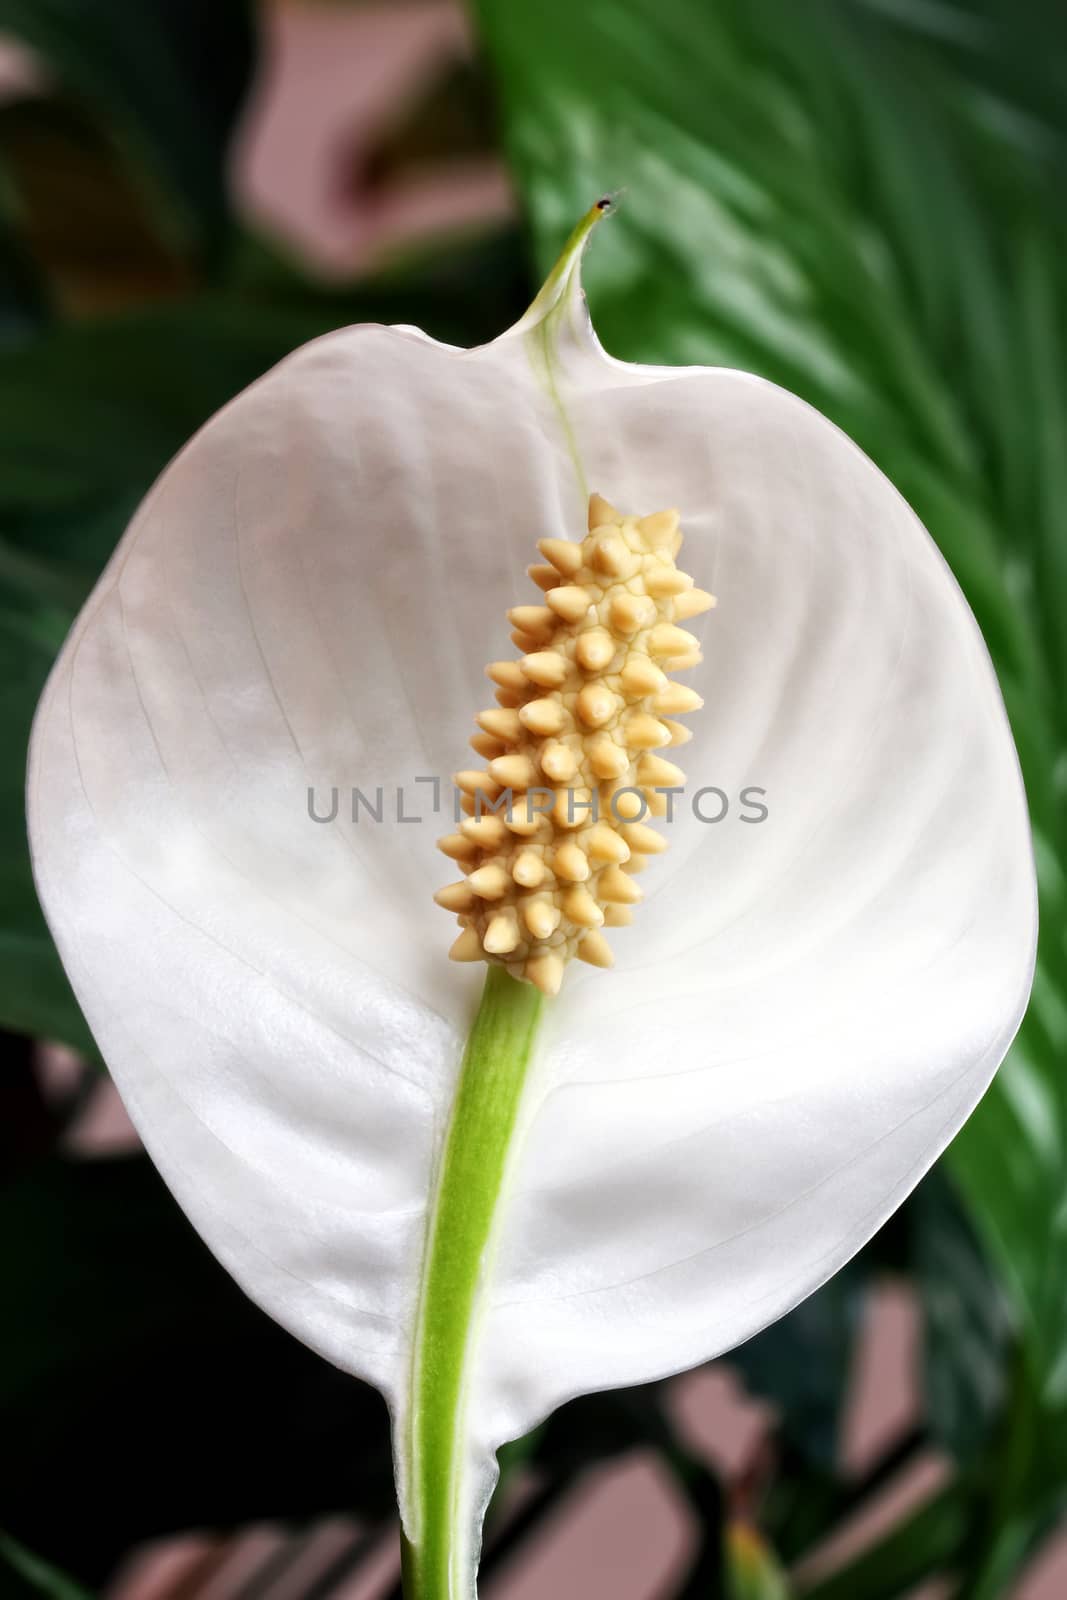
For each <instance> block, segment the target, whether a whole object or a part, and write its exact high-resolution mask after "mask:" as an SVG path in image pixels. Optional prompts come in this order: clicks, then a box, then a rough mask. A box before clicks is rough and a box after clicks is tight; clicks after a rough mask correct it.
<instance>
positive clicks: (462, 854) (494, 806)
mask: <svg viewBox="0 0 1067 1600" xmlns="http://www.w3.org/2000/svg"><path fill="white" fill-rule="evenodd" d="M588 520H589V533H588V536H587V537H586V538H585V539H584V541H582V542H581V543H575V542H572V541H570V540H560V539H542V540H541V542H540V550H541V554H542V555H543V556H544V558H545V561H544V563H543V564H541V565H538V566H533V567H530V568H529V573H530V576H531V578H533V580H534V582H535V583H536V584H537V585H538V586H539V587H540V588H541V589H543V590H545V591H546V592H545V596H544V604H543V605H537V606H515V607H512V609H511V610H510V611H509V613H508V618H509V620H510V621H511V623H512V624H513V625H514V628H515V632H514V633H513V634H512V640H513V643H514V644H516V645H517V646H518V648H519V649H520V650H521V651H522V654H521V655H520V656H519V658H518V660H512V661H496V662H494V663H493V664H492V665H491V666H489V667H487V668H486V673H487V675H488V676H489V677H490V678H491V679H492V680H493V682H494V683H496V684H498V685H499V688H498V689H497V694H496V698H497V701H498V705H497V706H495V707H491V708H490V709H489V710H487V711H483V712H482V713H481V714H480V716H479V717H478V718H477V721H478V726H479V729H480V731H479V732H478V733H476V734H475V735H474V737H473V738H472V740H471V745H472V746H473V748H474V749H475V750H476V751H477V753H478V754H479V755H481V756H484V757H486V758H487V760H488V766H487V767H485V768H482V769H478V770H468V771H463V772H457V773H456V774H455V775H454V781H455V783H456V785H457V786H458V788H459V789H461V790H462V791H463V800H462V805H463V810H464V811H466V813H467V817H466V820H465V821H464V822H462V823H461V824H460V828H459V832H458V833H453V834H449V835H447V836H446V837H445V838H444V839H442V840H441V841H440V848H441V849H442V850H443V851H444V853H445V855H446V856H450V857H451V858H452V860H454V861H456V862H458V863H459V865H460V866H461V867H462V868H463V870H464V871H465V872H466V874H467V876H466V878H465V879H461V880H460V881H459V882H458V883H452V884H449V885H448V886H447V887H446V888H444V889H442V890H441V891H440V892H439V893H438V894H437V896H436V899H437V903H438V905H442V906H444V907H445V909H446V910H448V911H455V912H458V913H459V916H458V920H459V924H460V926H461V928H462V929H463V932H462V933H461V934H460V936H459V938H458V939H457V940H456V942H455V944H454V945H453V946H452V949H451V952H450V953H451V956H452V959H453V960H454V961H478V960H488V961H495V962H499V963H500V964H501V965H503V966H505V967H507V969H508V971H509V972H510V973H511V974H512V976H513V977H516V978H524V979H526V980H527V981H529V982H530V983H534V984H536V985H537V987H538V988H539V989H541V990H542V991H543V992H544V993H545V994H550V995H552V994H557V993H558V991H559V987H560V983H561V982H562V979H563V971H564V966H565V964H566V962H568V961H569V960H570V958H571V957H572V956H575V955H577V956H579V957H581V959H582V960H583V961H588V962H589V963H590V965H591V966H594V967H610V966H611V965H612V961H613V959H614V958H613V956H612V951H611V946H610V945H609V943H608V941H607V939H606V938H605V937H604V935H603V933H601V932H600V930H601V928H604V927H608V928H618V927H624V926H625V925H626V924H627V923H629V922H630V921H631V918H632V912H631V910H630V907H631V906H632V905H634V904H635V903H636V902H637V901H638V900H640V899H641V898H642V894H641V889H640V887H639V886H638V885H637V884H636V883H634V881H633V877H634V874H635V873H637V872H639V871H641V869H642V868H643V867H644V866H645V865H646V863H647V861H648V859H649V857H650V856H653V855H658V854H659V852H660V851H661V850H663V849H664V848H665V846H666V843H667V841H666V839H665V838H664V836H663V834H661V833H659V832H657V830H656V829H655V828H652V827H650V826H649V825H648V822H647V821H646V820H645V819H646V818H648V817H662V816H664V815H665V814H667V813H668V810H669V802H668V795H667V792H666V791H668V790H672V789H673V790H678V789H680V788H681V787H682V786H683V785H684V783H685V774H684V773H683V772H682V771H681V769H680V768H679V767H676V766H675V765H674V764H673V763H672V762H670V761H666V760H665V759H664V758H663V757H662V756H658V755H656V754H655V752H656V751H657V750H660V749H662V748H664V747H665V746H669V745H680V744H685V743H686V741H687V740H688V739H689V738H690V733H689V730H688V728H686V727H685V726H684V724H682V723H680V722H676V721H675V720H674V719H675V717H677V716H678V715H679V714H681V713H683V712H689V711H696V710H698V709H699V707H700V706H701V705H702V704H703V702H702V700H701V698H700V696H699V695H698V694H697V693H696V692H695V691H694V690H692V689H689V688H686V687H684V686H683V685H681V684H677V683H673V682H671V680H670V678H669V677H668V674H669V673H672V672H680V671H682V670H683V669H685V668H689V667H696V666H699V665H700V663H701V661H702V660H703V659H704V658H703V656H702V655H701V653H700V649H699V644H698V641H697V640H696V639H695V638H694V637H693V635H692V634H691V633H687V632H686V631H685V629H684V628H681V627H680V626H679V624H680V623H681V622H683V621H689V620H690V618H692V617H698V616H700V615H701V613H702V612H704V611H707V610H709V609H710V608H711V606H713V605H714V603H715V602H714V598H713V597H712V596H711V595H710V594H707V593H706V592H705V591H704V590H703V589H697V588H696V587H694V584H693V580H692V578H691V577H689V576H688V575H687V574H686V573H684V572H682V571H680V570H679V568H678V566H677V565H676V563H675V557H676V556H677V554H678V551H679V549H680V548H681V544H682V534H681V530H680V528H679V525H678V523H679V519H678V513H677V511H673V510H672V511H660V512H655V513H653V514H652V515H650V516H645V517H626V516H622V515H620V513H619V512H618V511H616V509H615V507H614V506H612V505H610V504H609V503H608V501H606V500H605V499H603V497H602V496H600V495H597V494H594V495H592V496H591V497H590V501H589V519H588Z"/></svg>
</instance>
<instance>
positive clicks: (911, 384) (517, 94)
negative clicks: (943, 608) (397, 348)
mask: <svg viewBox="0 0 1067 1600" xmlns="http://www.w3.org/2000/svg"><path fill="white" fill-rule="evenodd" d="M476 13H477V15H478V17H479V18H480V21H481V27H482V34H483V38H484V42H485V45H486V48H487V50H488V52H489V56H490V60H491V62H492V64H493V66H494V69H495V72H496V77H497V82H498V85H499V90H500V96H501V109H502V116H503V126H504V134H505V139H506V142H507V145H508V148H509V150H510V154H511V158H512V162H513V166H514V169H515V172H516V175H517V177H518V180H519V183H520V187H521V189H522V192H523V193H524V195H525V199H526V204H527V207H528V211H529V218H530V223H531V226H532V230H533V237H534V242H535V245H536V249H537V254H538V256H539V258H540V261H541V263H542V264H547V263H548V262H549V261H550V260H551V259H552V257H553V254H554V252H555V250H556V248H557V246H558V244H559V242H560V241H561V239H562V237H563V235H564V233H565V231H566V229H567V227H568V225H569V224H570V222H571V220H572V219H573V217H575V216H577V215H580V214H581V212H582V211H583V210H584V208H585V207H586V206H588V204H589V203H590V200H591V198H592V197H594V196H595V195H597V194H598V193H600V192H602V191H603V190H605V189H609V190H610V189H613V188H619V187H624V188H625V194H624V196H623V203H622V205H621V206H620V207H619V210H618V214H617V216H616V218H615V219H614V221H613V222H612V223H611V224H610V226H612V227H614V229H615V234H614V237H613V238H612V240H611V245H610V249H609V248H607V245H606V241H603V240H601V241H600V245H601V247H600V248H597V246H594V248H593V250H592V251H591V252H590V260H589V264H588V275H587V286H588V290H589V298H590V302H591V305H592V307H593V311H594V315H595V317H596V321H597V325H598V329H599V331H600V333H601V336H602V337H603V339H604V342H605V344H606V346H607V348H608V349H609V350H610V351H612V353H613V354H616V355H619V356H621V357H623V358H624V359H628V360H654V361H657V362H706V363H711V364H714V363H723V364H726V365H732V366H741V367H745V368H748V369H750V370H753V371H757V372H760V373H762V374H764V375H765V376H767V377H769V378H771V379H773V380H775V381H777V382H780V383H782V384H784V385H786V386H787V387H789V388H790V389H793V390H795V391H796V392H798V393H800V394H802V395H804V396H805V398H807V399H808V400H810V401H811V402H812V403H813V404H815V405H816V406H818V407H819V408H820V410H822V411H824V412H825V413H826V414H827V415H829V416H830V417H832V418H833V419H834V420H835V421H836V422H838V423H839V424H840V425H841V426H842V427H843V428H844V429H845V430H846V431H847V432H848V433H849V434H851V435H852V437H853V438H855V439H856V440H857V441H858V442H859V443H860V444H861V445H862V446H863V448H864V449H866V450H867V451H868V452H869V453H870V454H871V455H872V456H873V457H874V459H875V460H876V461H878V462H879V464H880V465H881V466H882V467H883V469H884V470H885V471H886V472H887V473H888V474H889V476H890V477H891V478H893V479H894V481H895V482H896V483H897V484H898V486H899V487H900V489H901V490H902V492H903V493H904V494H905V495H906V496H907V497H908V498H909V500H910V501H911V502H912V504H913V505H915V507H916V509H917V510H918V511H919V514H920V515H921V516H922V517H923V520H924V521H925V522H926V524H927V526H928V527H929V528H930V530H931V532H932V533H933V534H934V536H935V537H936V538H937V540H938V541H939V543H940V545H941V548H942V550H943V551H944V553H945V555H946V557H947V558H948V560H949V562H950V563H951V565H952V567H953V569H954V571H955V573H956V575H957V577H958V578H959V580H960V582H961V584H962V585H963V587H964V589H965V591H966V593H967V595H968V598H969V599H970V602H971V604H972V606H973V608H974V610H975V612H976V614H977V616H978V619H979V622H980V623H981V626H982V628H983V631H984V632H985V635H986V639H987V641H988V643H989V645H990V649H991V650H992V652H993V654H994V657H995V660H996V663H997V666H998V670H999V672H1000V677H1001V683H1002V686H1003V689H1004V693H1005V698H1006V700H1007V703H1008V708H1009V712H1010V714H1011V716H1012V719H1013V725H1014V727H1015V731H1016V738H1017V742H1018V746H1019V751H1020V756H1021V759H1022V762H1023V767H1024V772H1025V776H1026V781H1027V787H1028V792H1029V797H1030V802H1031V807H1032V813H1033V818H1034V825H1035V834H1036V840H1037V850H1038V864H1039V872H1040V880H1041V893H1042V915H1043V930H1044V933H1043V938H1042V944H1041V953H1040V968H1039V973H1038V978H1037V983H1036V987H1035V992H1034V1000H1033V1004H1032V1006H1031V1010H1030V1013H1029V1016H1028V1018H1027V1021H1026V1023H1025V1025H1024V1028H1023V1030H1022V1032H1021V1034H1020V1038H1019V1041H1018V1044H1017V1046H1016V1048H1015V1049H1014V1051H1013V1052H1012V1055H1011V1056H1010V1058H1009V1061H1008V1062H1007V1064H1006V1065H1005V1067H1004V1068H1003V1069H1002V1071H1001V1073H1000V1074H999V1075H998V1078H997V1081H996V1083H995V1085H994V1087H993V1089H992V1090H991V1091H990V1093H989V1094H988V1095H987V1097H986V1099H985V1101H984V1102H983V1105H982V1106H981V1107H980V1108H979V1111H978V1112H977V1114H976V1115H975V1116H974V1117H973V1118H972V1120H971V1122H970V1123H969V1124H968V1127H967V1128H966V1129H965V1130H964V1132H963V1134H962V1135H961V1136H960V1137H959V1138H958V1139H957V1140H956V1142H955V1144H954V1146H953V1148H952V1150H951V1153H950V1157H949V1159H950V1162H951V1165H952V1168H953V1170H954V1172H955V1173H956V1175H957V1177H958V1179H959V1181H960V1183H961V1185H962V1189H963V1192H964V1194H965V1196H966V1199H967V1202H968V1204H969V1206H970V1207H971V1209H972V1214H973V1215H974V1217H975V1219H976V1221H977V1223H978V1225H979V1227H980V1229H981V1231H982V1233H983V1235H984V1237H985V1238H986V1239H987V1240H988V1241H989V1243H990V1244H991V1246H992V1248H993V1250H994V1252H995V1256H996V1260H997V1262H998V1268H999V1270H1000V1271H1001V1273H1002V1274H1004V1275H1005V1278H1006V1281H1007V1283H1008V1284H1009V1287H1010V1289H1011V1292H1012V1295H1013V1298H1014V1300H1015V1303H1016V1306H1017V1308H1018V1311H1019V1314H1020V1320H1021V1325H1022V1327H1023V1330H1024V1334H1025V1337H1026V1341H1027V1350H1028V1366H1029V1372H1030V1379H1029V1381H1030V1382H1031V1383H1032V1384H1033V1385H1034V1386H1035V1388H1037V1389H1039V1390H1040V1391H1041V1392H1042V1394H1043V1399H1044V1405H1045V1407H1046V1410H1047V1412H1048V1415H1049V1416H1050V1417H1051V1416H1053V1415H1056V1414H1057V1413H1058V1412H1059V1411H1060V1410H1061V1409H1062V1407H1063V1404H1064V1402H1065V1401H1067V1203H1065V1198H1064V1197H1065V1195H1067V1073H1065V1072H1064V1071H1063V1070H1062V1062H1063V1058H1064V1047H1065V1045H1067V955H1065V945H1064V939H1063V929H1064V927H1065V926H1067V904H1065V894H1064V880H1063V872H1062V868H1061V865H1060V863H1061V862H1062V861H1063V860H1064V859H1065V858H1067V850H1065V845H1067V826H1065V818H1064V800H1065V788H1064V784H1063V771H1064V751H1065V748H1067V633H1065V631H1064V626H1063V618H1064V617H1065V616H1067V494H1065V493H1064V490H1065V488H1067V483H1065V476H1067V452H1065V451H1064V437H1065V432H1064V429H1065V423H1067V380H1065V361H1064V355H1065V350H1064V337H1065V333H1064V330H1065V306H1067V295H1065V268H1064V259H1065V257H1064V249H1063V246H1064V237H1063V207H1062V175H1063V170H1064V168H1063V162H1062V160H1061V155H1062V134H1063V126H1064V117H1063V110H1062V106H1063V103H1064V102H1063V97H1062V95H1060V94H1058V93H1057V85H1059V86H1062V77H1063V70H1064V69H1063V62H1064V61H1065V60H1067V53H1065V51H1064V48H1063V44H1064V39H1065V30H1067V14H1065V13H1063V12H1062V11H1054V10H1053V8H1049V7H1041V8H1038V7H1036V6H1031V5H1029V4H1027V5H1025V6H1023V7H1021V8H1020V7H1012V8H1011V9H1010V11H1009V9H1008V8H1007V7H1006V5H1005V4H1002V3H1000V0H967V3H963V0H960V3H957V4H947V5H943V6H939V7H930V6H920V5H919V4H918V3H914V4H912V3H909V0H884V3H880V4H875V3H874V0H813V3H811V4H809V5H806V6H804V7H797V6H794V5H792V4H790V3H789V0H719V3H717V4H716V5H715V6H713V7H708V6H706V5H703V4H701V3H699V0H634V3H633V4H631V5H628V6H627V7H625V8H624V9H623V8H619V7H601V6H596V7H588V8H581V9H578V8H575V7H573V6H571V5H570V4H569V3H568V0H543V3H542V4H541V5H539V6H538V7H536V8H530V7H522V6H510V5H508V4H506V3H505V0H478V3H477V5H476ZM1052 1431H1053V1430H1052V1429H1051V1424H1050V1428H1049V1436H1050V1437H1051V1433H1052ZM1065 1436H1067V1434H1061V1437H1065ZM1062 1454H1063V1455H1064V1456H1065V1457H1067V1449H1065V1450H1064V1451H1063V1452H1062ZM1058 1470H1059V1471H1061V1472H1063V1473H1065V1474H1067V1459H1063V1460H1061V1462H1060V1466H1059V1468H1058Z"/></svg>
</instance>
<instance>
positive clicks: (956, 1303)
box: [908, 1168, 1014, 1461]
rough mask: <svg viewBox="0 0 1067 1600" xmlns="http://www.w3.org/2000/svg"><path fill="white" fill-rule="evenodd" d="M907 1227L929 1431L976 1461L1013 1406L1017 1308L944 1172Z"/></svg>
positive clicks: (923, 1189) (917, 1201)
mask: <svg viewBox="0 0 1067 1600" xmlns="http://www.w3.org/2000/svg"><path fill="white" fill-rule="evenodd" d="M908 1219H909V1223H910V1226H911V1231H912V1236H913V1260H914V1267H915V1281H916V1286H917V1288H918V1291H919V1295H920V1299H921V1304H922V1310H923V1323H924V1335H925V1337H924V1352H923V1363H924V1378H925V1383H924V1387H925V1400H926V1412H927V1416H928V1419H929V1423H930V1428H931V1431H932V1432H933V1434H934V1436H935V1437H936V1438H937V1439H938V1440H939V1441H940V1442H941V1443H942V1444H943V1445H945V1447H946V1448H947V1449H949V1450H950V1451H951V1452H952V1454H953V1456H955V1457H956V1459H957V1460H958V1461H971V1460H973V1459H974V1458H975V1457H977V1456H978V1455H980V1454H981V1452H982V1451H983V1450H985V1449H986V1448H987V1447H988V1446H989V1445H990V1444H991V1442H992V1441H993V1440H994V1438H995V1437H996V1435H997V1431H998V1429H999V1427H1000V1425H1001V1422H1002V1419H1003V1416H1004V1412H1005V1408H1006V1405H1007V1401H1008V1396H1009V1382H1010V1378H1011V1369H1012V1364H1013V1359H1014V1357H1013V1347H1014V1340H1013V1333H1014V1326H1013V1317H1012V1312H1011V1307H1010V1305H1009V1302H1008V1299H1007V1296H1006V1294H1005V1291H1004V1289H1003V1287H1002V1285H1001V1283H1000V1282H999V1281H998V1279H997V1278H996V1277H995V1276H994V1274H993V1272H992V1270H991V1267H990V1264H989V1261H988V1258H987V1256H986V1254H985V1252H984V1251H983V1250H982V1248H981V1245H980V1243H979V1240H978V1239H977V1237H976V1236H975V1232H974V1228H973V1226H972V1224H971V1222H970V1219H969V1218H968V1217H967V1215H966V1214H965V1213H964V1211H963V1208H962V1206H961V1204H960V1201H959V1199H958V1196H957V1194H956V1192H955V1190H954V1188H953V1186H952V1185H951V1184H950V1182H949V1180H948V1178H947V1176H946V1174H945V1172H944V1171H943V1170H942V1169H941V1168H935V1169H934V1171H933V1172H932V1173H930V1175H929V1177H927V1178H926V1179H925V1180H924V1181H923V1183H921V1184H920V1185H919V1188H918V1189H917V1190H916V1192H915V1194H914V1196H913V1197H912V1199H911V1201H910V1202H909V1205H908Z"/></svg>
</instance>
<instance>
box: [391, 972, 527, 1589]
mask: <svg viewBox="0 0 1067 1600" xmlns="http://www.w3.org/2000/svg"><path fill="white" fill-rule="evenodd" d="M543 1003H544V1002H543V997H542V995H541V994H540V992H539V991H538V990H537V989H535V988H534V986H533V985H532V984H529V983H519V982H517V981H516V980H515V979H514V978H511V977H509V976H508V974H507V972H506V971H505V970H504V968H503V967H498V966H490V968H489V971H488V974H487V976H486V980H485V989H484V991H483V993H482V1001H481V1006H480V1007H479V1010H478V1015H477V1017H476V1018H475V1020H474V1027H473V1028H472V1030H471V1035H470V1038H469V1040H468V1042H467V1049H466V1053H465V1055H464V1057H463V1064H462V1066H461V1068H460V1075H459V1082H458V1084H457V1087H456V1094H455V1100H454V1102H453V1106H452V1118H451V1122H450V1124H449V1129H448V1135H447V1138H446V1141H445V1149H444V1155H443V1158H442V1161H441V1168H440V1172H439V1174H438V1179H437V1192H436V1196H435V1201H434V1209H433V1215H432V1219H431V1222H430V1229H429V1238H428V1242H427V1251H426V1260H425V1265H424V1268H423V1279H422V1297H421V1302H420V1306H419V1327H418V1336H417V1339H416V1345H415V1358H414V1360H415V1370H414V1374H413V1392H412V1406H411V1425H410V1455H409V1468H410V1471H409V1484H410V1490H411V1497H412V1506H411V1520H412V1522H413V1525H414V1529H415V1535H414V1538H415V1542H414V1543H407V1542H405V1547H404V1580H403V1581H404V1595H405V1600H458V1597H460V1596H461V1595H463V1593H464V1591H463V1581H464V1580H463V1567H464V1563H465V1550H464V1547H463V1543H462V1541H463V1539H464V1538H465V1537H466V1536H467V1530H466V1529H464V1528H463V1527H462V1526H461V1524H460V1516H461V1515H462V1508H461V1505H460V1482H461V1473H462V1458H463V1414H464V1402H465V1387H466V1373H467V1366H468V1357H469V1355H470V1352H471V1349H472V1347H473V1342H474V1335H475V1332H476V1328H477V1323H478V1315H479V1311H480V1302H481V1295H482V1291H483V1288H484V1276H485V1266H486V1262H487V1260H488V1259H489V1256H490V1254H491V1246H492V1237H493V1228H494V1220H495V1218H496V1215H497V1202H498V1200H499V1198H500V1192H501V1188H502V1185H503V1182H504V1175H505V1170H506V1167H507V1160H508V1151H509V1147H510V1144H511V1138H512V1134H513V1132H514V1129H515V1122H516V1117H517V1115H518V1109H519V1101H520V1099H521V1096H522V1089H523V1084H524V1082H525V1079H526V1069H527V1066H528V1064H529V1061H530V1056H531V1053H532V1051H533V1045H534V1039H535V1037H536V1034H537V1025H538V1022H539V1021H540V1017H541V1011H542V1007H543Z"/></svg>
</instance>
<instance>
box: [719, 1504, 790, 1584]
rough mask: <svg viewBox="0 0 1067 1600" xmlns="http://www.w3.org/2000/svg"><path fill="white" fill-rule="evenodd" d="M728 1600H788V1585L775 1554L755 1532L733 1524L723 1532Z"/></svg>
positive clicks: (749, 1528)
mask: <svg viewBox="0 0 1067 1600" xmlns="http://www.w3.org/2000/svg"><path fill="white" fill-rule="evenodd" d="M726 1570H727V1575H728V1583H729V1586H728V1591H727V1592H728V1594H729V1596H730V1600H789V1594H790V1590H789V1585H788V1583H787V1582H786V1576H785V1573H784V1572H783V1571H782V1568H781V1565H780V1563H779V1562H778V1560H777V1558H776V1557H775V1554H774V1551H773V1550H772V1549H771V1548H770V1546H769V1545H768V1544H767V1542H766V1541H765V1540H764V1539H762V1538H761V1537H760V1535H759V1534H758V1533H757V1531H756V1529H755V1528H752V1527H750V1526H749V1525H748V1523H745V1522H733V1523H731V1524H730V1526H729V1528H728V1529H727V1530H726Z"/></svg>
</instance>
